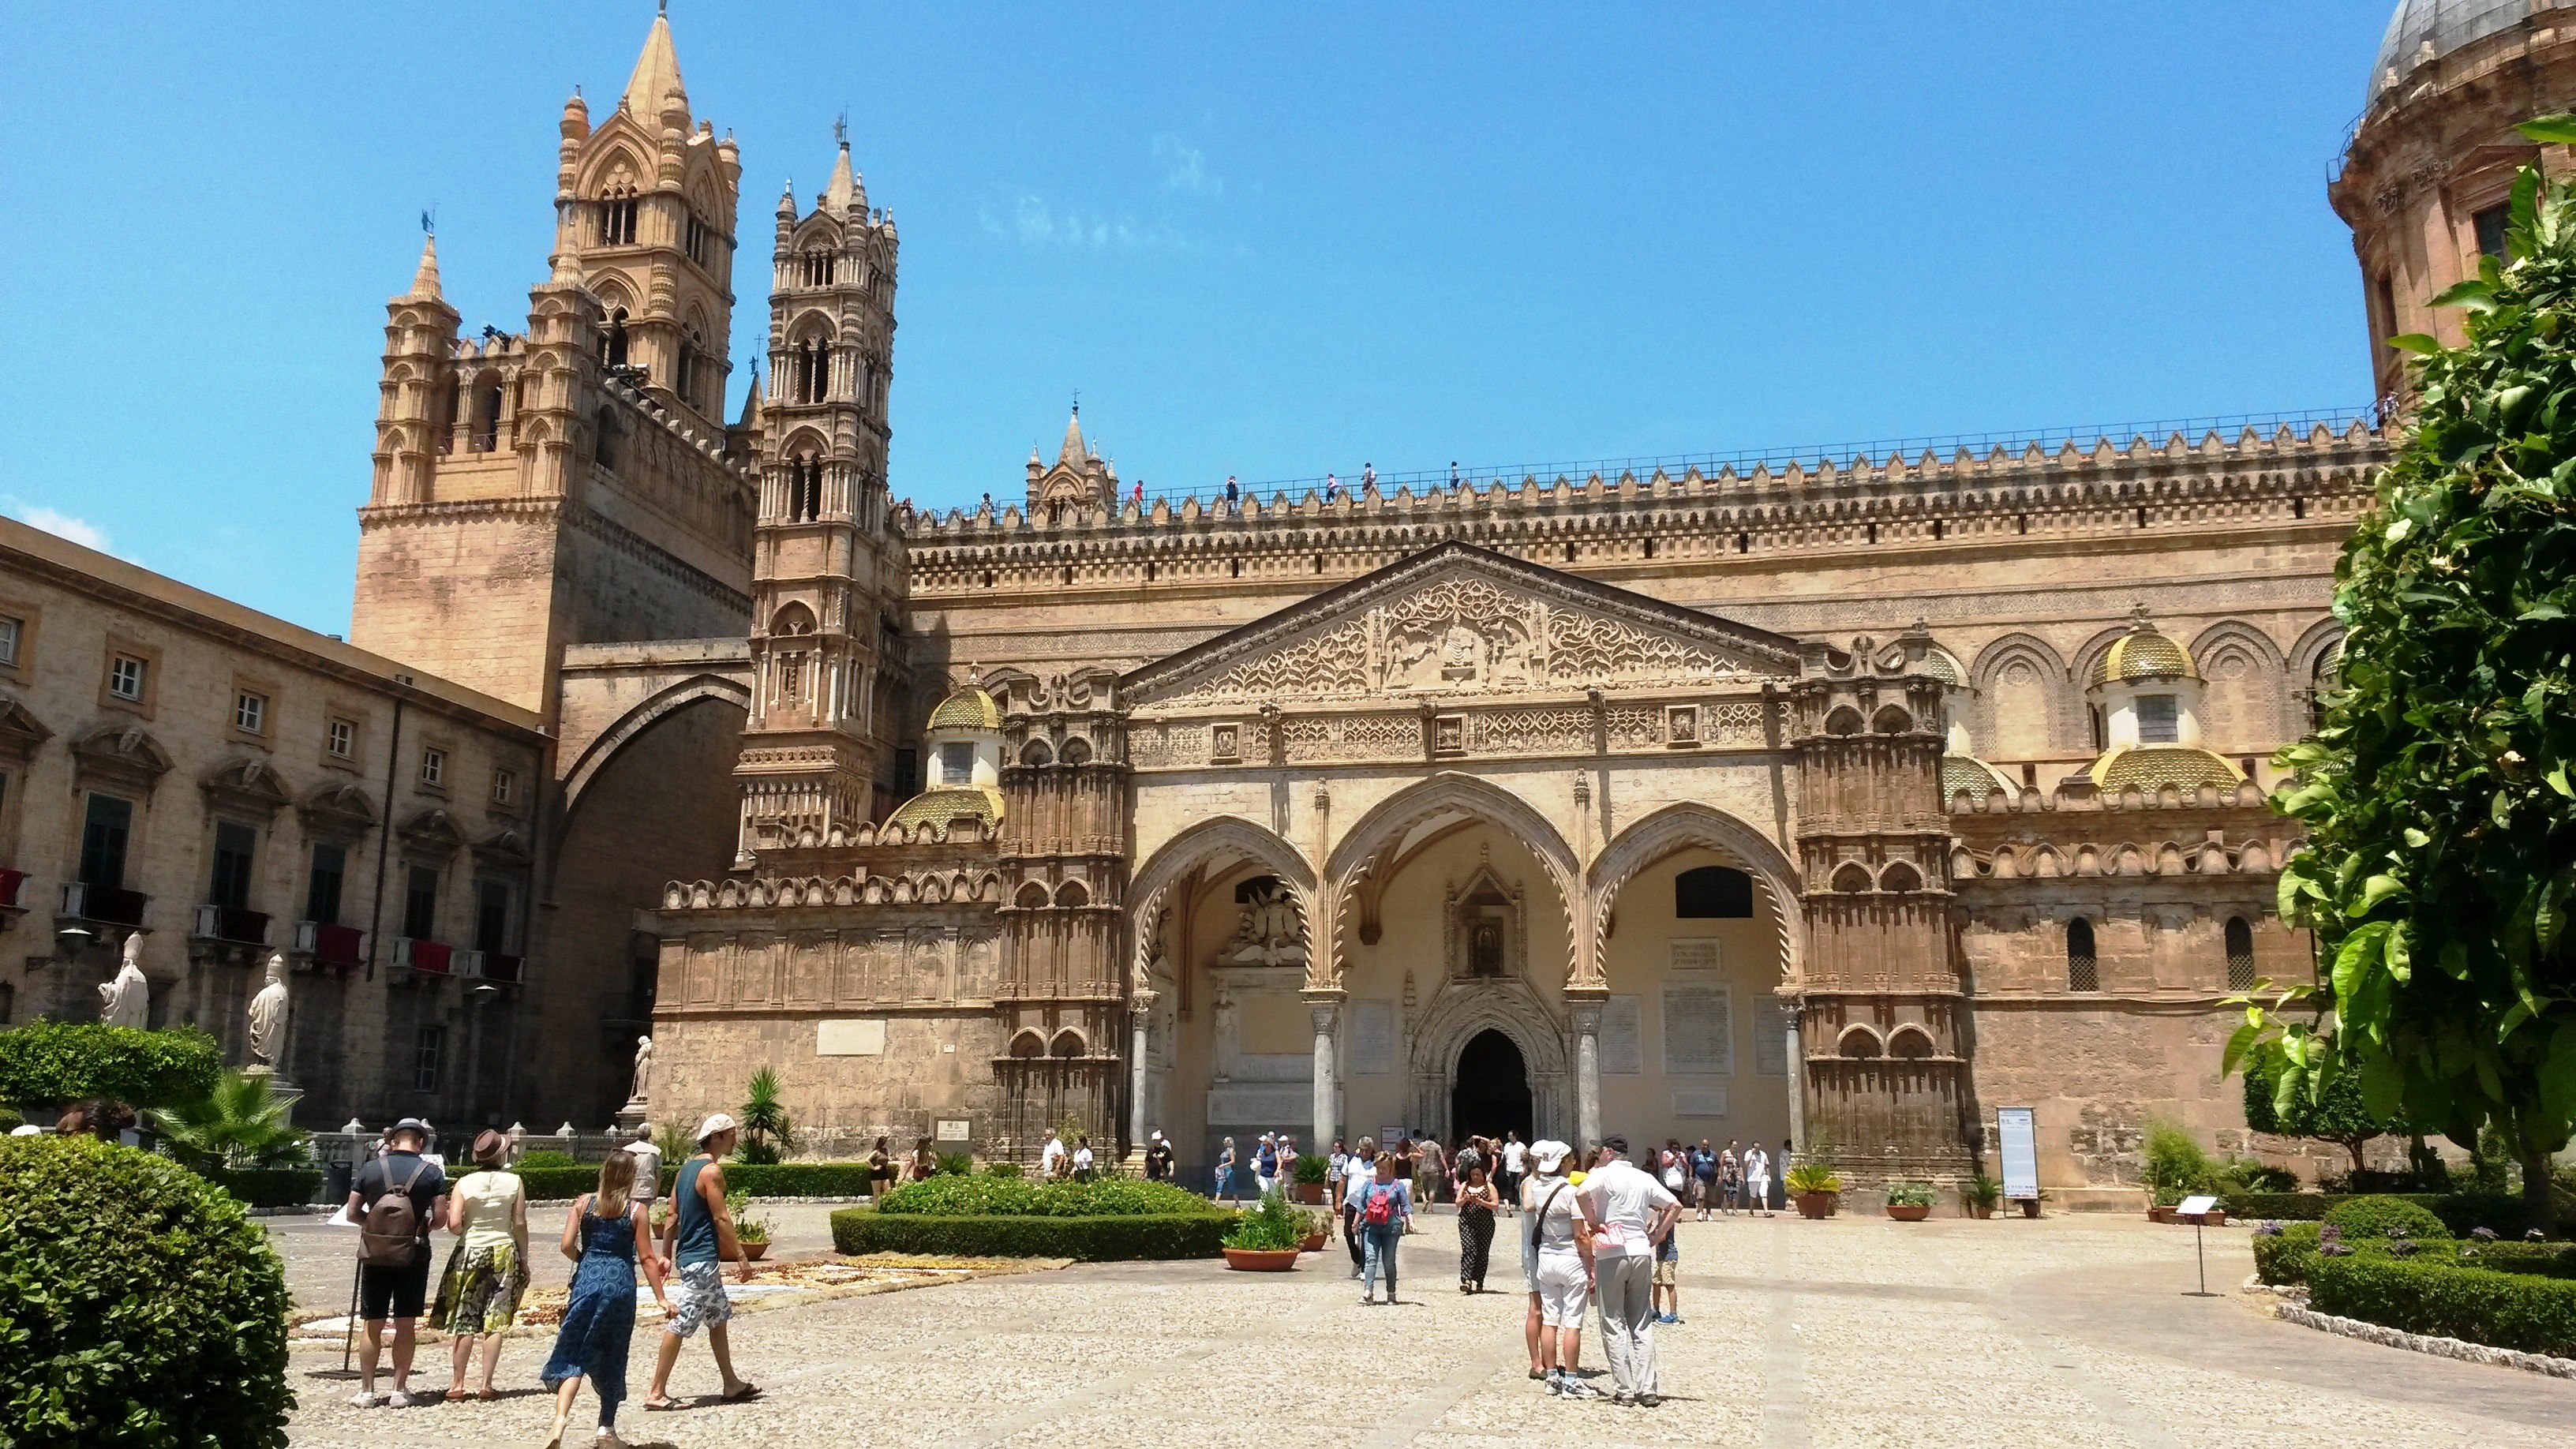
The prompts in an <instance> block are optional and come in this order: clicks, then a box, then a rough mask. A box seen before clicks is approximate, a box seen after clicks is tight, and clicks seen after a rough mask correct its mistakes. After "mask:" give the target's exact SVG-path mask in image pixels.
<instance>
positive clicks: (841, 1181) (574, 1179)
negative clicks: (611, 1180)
mask: <svg viewBox="0 0 2576 1449" xmlns="http://www.w3.org/2000/svg"><path fill="white" fill-rule="evenodd" d="M679 1166H680V1164H679V1163H677V1162H664V1163H663V1164H662V1190H663V1192H664V1193H665V1194H666V1195H667V1194H668V1193H669V1191H670V1187H671V1174H672V1173H674V1172H676V1171H678V1170H679ZM515 1170H516V1171H517V1172H518V1174H519V1177H520V1180H522V1181H523V1182H525V1183H526V1184H527V1185H528V1196H529V1198H530V1199H531V1200H538V1201H543V1200H548V1199H560V1198H570V1197H579V1196H580V1195H582V1194H583V1193H586V1192H588V1191H590V1190H591V1189H593V1188H595V1187H597V1186H599V1164H597V1163H595V1162H594V1163H588V1164H585V1165H583V1166H579V1167H539V1168H534V1169H531V1168H528V1167H526V1166H524V1165H522V1166H521V1167H519V1168H517V1169H515ZM724 1174H725V1186H726V1187H728V1188H730V1189H732V1190H733V1191H735V1192H746V1193H749V1194H751V1195H752V1196H753V1197H866V1196H867V1195H868V1165H867V1164H866V1163H864V1162H773V1163H766V1164H754V1163H748V1162H728V1163H726V1164H725V1165H724Z"/></svg>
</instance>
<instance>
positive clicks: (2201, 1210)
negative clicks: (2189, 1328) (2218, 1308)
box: [2174, 1196, 2218, 1298]
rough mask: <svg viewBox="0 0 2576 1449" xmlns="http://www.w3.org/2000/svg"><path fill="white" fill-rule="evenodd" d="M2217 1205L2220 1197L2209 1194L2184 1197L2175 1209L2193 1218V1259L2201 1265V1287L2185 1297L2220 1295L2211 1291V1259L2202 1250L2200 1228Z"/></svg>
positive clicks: (2178, 1212) (2212, 1296)
mask: <svg viewBox="0 0 2576 1449" xmlns="http://www.w3.org/2000/svg"><path fill="white" fill-rule="evenodd" d="M2216 1206H2218V1199H2217V1198H2216V1197H2215V1196H2207V1197H2187V1198H2184V1199H2183V1200H2182V1201H2181V1203H2179V1204H2178V1205H2176V1206H2175V1208H2174V1211H2175V1212H2176V1213H2177V1214H2180V1215H2182V1216H2185V1217H2188V1218H2190V1219H2191V1256H2192V1259H2193V1261H2194V1262H2196V1263H2198V1264H2199V1265H2200V1287H2199V1288H2198V1289H2197V1290H2196V1291H2194V1292H2190V1293H2185V1294H2184V1295H2182V1296H2183V1297H2185V1298H2215V1297H2217V1296H2218V1295H2217V1294H2215V1293H2212V1292H2210V1291H2209V1259H2208V1257H2207V1256H2206V1255H2205V1254H2204V1253H2203V1252H2202V1251H2201V1241H2200V1230H2201V1229H2202V1228H2203V1227H2204V1226H2206V1225H2207V1224H2208V1222H2209V1212H2210V1209H2212V1208H2214V1207H2216Z"/></svg>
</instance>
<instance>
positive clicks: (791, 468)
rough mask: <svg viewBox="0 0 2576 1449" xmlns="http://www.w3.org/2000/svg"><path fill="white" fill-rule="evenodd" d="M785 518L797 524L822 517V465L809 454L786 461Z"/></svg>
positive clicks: (819, 460) (820, 461)
mask: <svg viewBox="0 0 2576 1449" xmlns="http://www.w3.org/2000/svg"><path fill="white" fill-rule="evenodd" d="M787 516H788V518H789V519H791V520H793V521H795V522H797V523H811V522H813V521H814V520H815V519H817V518H820V517H822V516H823V463H822V460H821V459H818V458H816V457H815V456H814V455H813V454H811V453H805V454H802V455H799V456H798V457H795V458H791V459H789V460H788V463H787Z"/></svg>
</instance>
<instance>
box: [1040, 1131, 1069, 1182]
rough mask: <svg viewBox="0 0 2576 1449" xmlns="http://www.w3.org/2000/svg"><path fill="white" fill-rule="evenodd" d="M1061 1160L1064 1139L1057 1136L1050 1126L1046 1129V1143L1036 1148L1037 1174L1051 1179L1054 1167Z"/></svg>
mask: <svg viewBox="0 0 2576 1449" xmlns="http://www.w3.org/2000/svg"><path fill="white" fill-rule="evenodd" d="M1063 1161H1064V1141H1063V1139H1061V1138H1059V1137H1057V1136H1056V1135H1055V1129H1054V1128H1052V1127H1050V1128H1048V1129H1047V1135H1046V1145H1045V1146H1043V1147H1040V1148H1039V1149H1038V1176H1040V1177H1042V1178H1046V1179H1049V1180H1053V1179H1054V1177H1055V1174H1056V1168H1057V1167H1058V1166H1059V1165H1060V1164H1062V1163H1063Z"/></svg>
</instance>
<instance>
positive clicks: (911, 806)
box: [886, 704, 1002, 830]
mask: <svg viewBox="0 0 2576 1449" xmlns="http://www.w3.org/2000/svg"><path fill="white" fill-rule="evenodd" d="M947 707H948V706H947V705H944V704H943V705H941V706H940V708H941V709H946V708H947ZM969 816H972V817H973V818H975V819H977V820H980V821H982V822H983V823H985V824H986V825H991V824H993V823H994V822H996V821H998V820H1000V819H1001V818H1002V792H1001V791H999V790H996V789H993V788H991V787H989V786H985V785H941V786H939V787H938V788H937V789H933V790H924V791H922V792H921V793H920V794H918V795H915V796H913V797H912V798H911V799H909V800H906V801H904V802H903V804H902V805H900V806H898V807H896V809H895V812H894V813H893V814H892V815H889V816H887V817H886V824H888V825H902V826H907V827H911V826H922V825H943V826H946V827H947V828H948V829H950V830H954V829H956V828H957V822H958V821H960V820H963V819H966V818H968V817H969Z"/></svg>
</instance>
